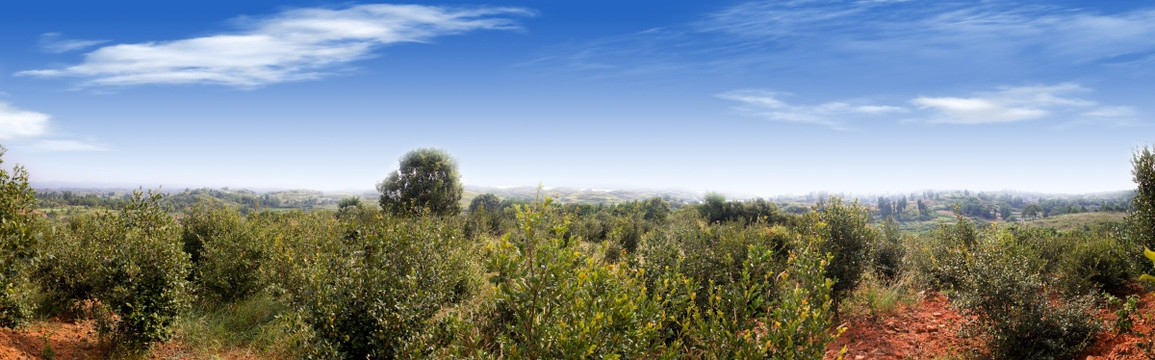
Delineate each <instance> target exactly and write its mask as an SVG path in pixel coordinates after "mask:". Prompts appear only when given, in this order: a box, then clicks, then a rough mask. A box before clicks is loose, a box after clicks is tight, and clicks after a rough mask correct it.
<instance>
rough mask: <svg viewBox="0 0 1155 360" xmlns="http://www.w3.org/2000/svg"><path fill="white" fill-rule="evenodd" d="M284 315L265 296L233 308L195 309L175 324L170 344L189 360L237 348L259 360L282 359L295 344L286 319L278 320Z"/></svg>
mask: <svg viewBox="0 0 1155 360" xmlns="http://www.w3.org/2000/svg"><path fill="white" fill-rule="evenodd" d="M285 311H286V307H285V305H284V304H281V303H280V302H278V301H276V300H275V299H274V298H273V297H272V296H270V295H267V294H258V295H254V296H253V297H251V298H249V299H246V300H243V301H240V302H237V303H233V304H226V305H220V306H215V305H205V304H202V305H197V306H195V307H194V309H192V310H191V311H190V313H189V314H188V315H187V316H184V317H181V319H180V320H179V321H178V322H177V323H176V324H175V327H176V329H175V330H176V336H175V337H174V339H173V342H174V343H177V344H179V345H180V347H181V348H183V350H186V351H187V352H188V353H190V355H192V357H193V358H214V357H216V356H218V354H221V353H225V352H229V351H235V350H238V348H241V349H242V350H243V352H249V353H256V354H261V358H274V359H275V358H285V356H286V355H287V354H291V353H292V350H293V347H294V346H295V341H296V340H298V339H297V337H298V335H297V334H295V333H294V332H293V330H292V328H293V327H292V326H291V325H292V324H290V323H289V321H290V320H289V319H288V317H284V316H281V315H282V314H283V313H284V312H285ZM182 352H185V351H182Z"/></svg>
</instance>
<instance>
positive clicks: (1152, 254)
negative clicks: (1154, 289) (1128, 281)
mask: <svg viewBox="0 0 1155 360" xmlns="http://www.w3.org/2000/svg"><path fill="white" fill-rule="evenodd" d="M1143 256H1145V257H1147V259H1148V260H1151V263H1152V264H1155V251H1151V249H1149V248H1147V247H1143ZM1139 280H1142V281H1147V282H1155V276H1151V275H1150V274H1143V275H1140V276H1139Z"/></svg>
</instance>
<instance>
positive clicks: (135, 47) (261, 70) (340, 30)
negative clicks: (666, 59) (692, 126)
mask: <svg viewBox="0 0 1155 360" xmlns="http://www.w3.org/2000/svg"><path fill="white" fill-rule="evenodd" d="M529 15H532V13H531V12H529V11H528V10H524V9H519V8H473V9H452V8H443V7H433V6H421V5H386V4H370V5H357V6H352V7H348V8H344V9H319V8H310V9H296V10H289V11H285V12H281V13H279V14H276V15H273V16H270V17H267V18H261V19H255V20H253V19H242V22H243V24H244V26H243V29H242V30H240V31H236V32H232V33H222V34H217V35H211V36H204V37H197V38H190V39H182V40H174V41H158V42H146V43H137V44H116V45H110V46H105V47H101V48H99V49H96V50H94V51H92V52H90V53H88V54H86V55H85V59H84V62H82V63H80V64H77V65H73V66H68V67H64V68H58V69H40V70H29V71H23V72H20V73H17V74H18V75H29V76H40V77H79V78H84V79H86V81H84V82H83V85H85V86H127V85H142V84H215V85H226V86H237V87H256V86H262V85H268V84H274V83H280V82H286V81H295V80H305V79H316V78H319V77H322V76H324V75H326V74H328V73H330V72H332V71H334V67H336V66H339V65H342V64H346V63H349V62H352V61H355V60H359V59H363V58H366V57H369V56H371V55H372V52H373V51H374V50H375V49H377V48H379V47H381V46H384V45H389V44H395V43H405V42H426V41H429V40H430V39H432V38H435V37H438V36H445V35H452V34H459V33H464V32H468V31H473V30H486V29H489V30H510V29H516V28H517V25H516V23H515V22H514V20H512V19H511V18H510V17H511V16H529Z"/></svg>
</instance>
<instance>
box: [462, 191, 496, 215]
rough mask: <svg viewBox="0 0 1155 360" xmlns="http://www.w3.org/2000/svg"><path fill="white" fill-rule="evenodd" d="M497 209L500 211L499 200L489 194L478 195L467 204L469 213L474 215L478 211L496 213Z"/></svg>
mask: <svg viewBox="0 0 1155 360" xmlns="http://www.w3.org/2000/svg"><path fill="white" fill-rule="evenodd" d="M498 209H501V199H500V198H498V197H497V195H494V194H491V193H484V194H481V195H478V196H477V197H475V198H473V201H470V202H469V212H470V213H475V212H478V211H484V212H489V213H492V212H496V211H497V210H498Z"/></svg>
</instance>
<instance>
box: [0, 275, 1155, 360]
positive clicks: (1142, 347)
mask: <svg viewBox="0 0 1155 360" xmlns="http://www.w3.org/2000/svg"><path fill="white" fill-rule="evenodd" d="M1130 293H1133V294H1137V295H1139V296H1140V301H1139V307H1138V311H1136V312H1135V316H1133V317H1132V319H1133V321H1134V325H1133V330H1132V331H1131V332H1128V333H1125V334H1116V333H1115V332H1112V331H1111V330H1110V329H1112V325H1113V324H1114V323H1115V320H1116V318H1117V317H1116V315H1115V313H1114V310H1115V309H1103V310H1099V314H1098V315H1099V318H1100V320H1101V321H1103V325H1104V329H1107V331H1105V332H1103V333H1102V334H1100V335H1099V336H1098V337H1097V338H1096V340H1095V343H1093V344H1092V345H1091V346H1089V347H1088V348H1087V349H1086V350H1085V351H1084V352H1083V354H1081V355H1080V356H1079V357H1078V358H1079V359H1087V360H1115V359H1155V296H1153V295H1152V293H1150V292H1144V291H1141V290H1138V289H1136V290H1133V291H1131V292H1130ZM965 321H966V319H965V318H963V317H962V316H960V315H959V314H958V312H956V311H955V310H954V309H952V308H951V307H950V305H949V302H948V300H947V298H946V297H945V296H943V295H940V294H927V295H925V296H923V297H922V298H921V299H920V300H919V301H918V302H916V303H915V304H913V305H911V306H899V308H897V309H896V310H895V311H894V313H892V314H890V315H885V316H877V317H867V318H861V319H852V320H849V321H847V322H846V323H844V324H843V325H845V326H847V328H848V329H847V330H846V332H844V333H843V334H842V336H841V337H839V338H838V339H837V340H836V341H835V342H833V343H831V344H830V345H829V346H828V347H827V352H826V358H827V359H834V358H836V357H837V355H838V352H839V350H841V349H842V348H843V347H846V355H845V356H844V358H845V359H847V360H864V359H937V358H944V357H947V358H952V357H962V356H964V355H965V352H966V351H967V350H968V349H976V348H978V347H979V346H981V345H979V344H975V343H973V341H971V340H968V339H964V338H962V337H960V336H958V335H957V333H958V331H959V329H961V328H962V327H963V325H964V323H965ZM45 345H47V347H46V346H45ZM49 348H50V349H51V351H46V349H49ZM104 354H105V351H104V349H102V348H101V347H100V346H99V345H98V341H97V336H96V330H95V328H94V324H93V323H92V321H81V322H76V323H71V322H61V321H45V322H38V323H33V324H31V325H29V326H26V327H24V328H22V329H20V330H9V329H0V359H4V360H25V359H46V358H48V356H51V357H52V358H55V359H81V360H83V359H101V358H103V357H104ZM150 357H151V358H153V359H191V358H196V357H197V355H196V354H195V353H194V352H193V351H191V349H188V348H187V347H186V346H183V345H181V344H179V343H173V342H170V343H166V344H159V345H157V346H156V347H155V348H154V349H153V351H152V354H151V356H150ZM217 357H218V358H222V359H259V358H260V356H258V355H255V354H252V353H250V352H248V351H245V350H243V349H237V350H230V351H225V352H223V353H221V354H217Z"/></svg>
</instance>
